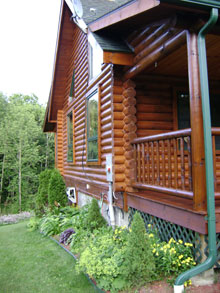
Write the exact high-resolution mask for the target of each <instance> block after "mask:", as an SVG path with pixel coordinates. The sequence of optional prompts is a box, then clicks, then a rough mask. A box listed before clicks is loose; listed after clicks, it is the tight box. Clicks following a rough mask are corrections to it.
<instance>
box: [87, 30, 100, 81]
mask: <svg viewBox="0 0 220 293" xmlns="http://www.w3.org/2000/svg"><path fill="white" fill-rule="evenodd" d="M88 40H89V79H90V80H91V79H92V78H94V77H96V76H97V75H98V74H99V73H100V72H101V66H102V63H103V51H102V49H101V47H100V46H99V44H98V43H97V41H96V39H95V38H94V36H93V35H92V33H90V34H89V36H88Z"/></svg>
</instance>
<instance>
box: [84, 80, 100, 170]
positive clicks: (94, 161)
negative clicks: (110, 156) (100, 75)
mask: <svg viewBox="0 0 220 293" xmlns="http://www.w3.org/2000/svg"><path fill="white" fill-rule="evenodd" d="M96 94H97V96H98V113H97V114H98V121H97V123H98V129H97V136H93V137H89V112H88V111H89V107H88V103H89V100H90V98H92V97H93V96H94V95H96ZM100 122H101V120H100V86H99V87H98V88H96V89H94V88H93V89H92V90H91V91H89V92H88V94H87V96H86V162H87V164H88V165H100V163H101V149H100V146H101V127H100ZM90 141H97V151H98V157H97V159H89V158H88V155H89V153H88V143H89V142H90Z"/></svg>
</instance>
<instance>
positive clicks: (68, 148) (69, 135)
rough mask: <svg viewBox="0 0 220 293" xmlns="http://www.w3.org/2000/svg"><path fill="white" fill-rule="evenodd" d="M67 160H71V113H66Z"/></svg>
mask: <svg viewBox="0 0 220 293" xmlns="http://www.w3.org/2000/svg"><path fill="white" fill-rule="evenodd" d="M67 161H68V162H73V113H72V112H70V113H69V114H68V115H67Z"/></svg>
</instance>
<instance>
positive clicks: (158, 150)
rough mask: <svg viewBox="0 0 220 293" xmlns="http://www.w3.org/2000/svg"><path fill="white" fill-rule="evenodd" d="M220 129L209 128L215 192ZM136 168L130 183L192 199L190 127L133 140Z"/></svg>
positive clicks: (219, 185)
mask: <svg viewBox="0 0 220 293" xmlns="http://www.w3.org/2000/svg"><path fill="white" fill-rule="evenodd" d="M216 136H220V128H212V138H213V156H214V172H215V193H216V196H218V195H220V192H219V191H220V151H218V150H217V149H216V145H217V144H216V141H217V139H216ZM133 147H134V150H135V161H136V171H135V180H134V182H133V186H134V187H136V188H139V189H147V190H152V191H158V192H163V193H169V194H174V195H177V196H181V197H186V198H192V197H193V188H192V184H193V182H192V156H191V129H183V130H178V131H172V132H168V133H162V134H158V135H153V136H148V137H141V138H136V139H134V141H133Z"/></svg>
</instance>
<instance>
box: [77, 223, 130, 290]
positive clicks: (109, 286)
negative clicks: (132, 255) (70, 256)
mask: <svg viewBox="0 0 220 293" xmlns="http://www.w3.org/2000/svg"><path fill="white" fill-rule="evenodd" d="M104 229H105V230H104ZM124 249H125V248H122V247H121V246H120V245H117V242H116V241H115V240H114V232H113V231H112V229H111V228H102V231H98V230H96V232H95V233H94V234H93V236H91V237H90V240H89V241H88V243H87V247H86V248H85V250H84V251H83V252H82V254H81V257H80V260H79V262H78V263H77V270H78V272H80V271H82V272H84V273H87V274H88V275H89V276H90V277H91V278H95V280H96V282H97V284H98V286H99V287H100V288H103V289H104V290H111V292H113V291H114V290H115V291H118V290H121V289H123V288H125V287H127V280H126V278H122V277H121V264H122V263H123V261H124V253H123V251H124Z"/></svg>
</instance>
